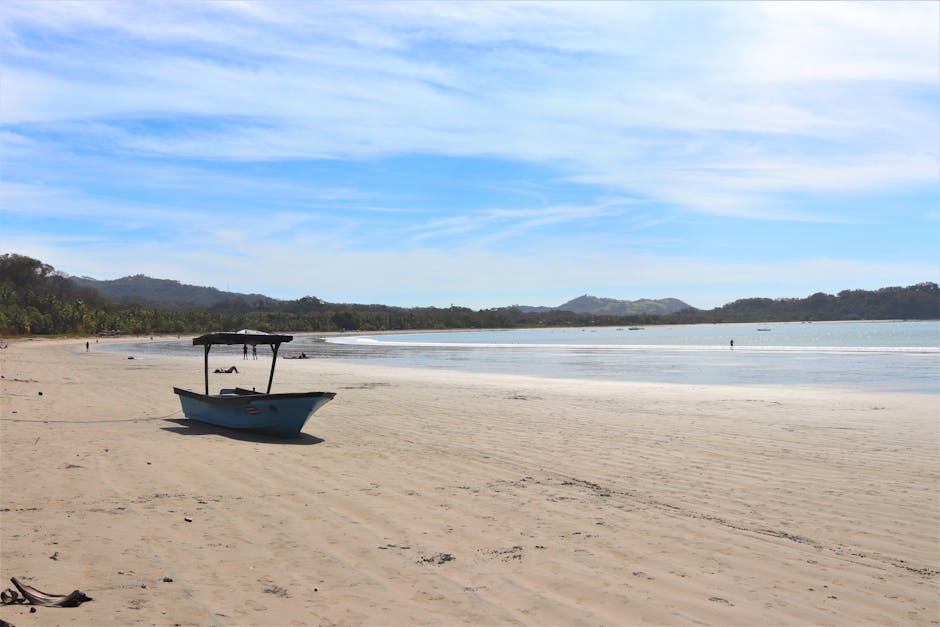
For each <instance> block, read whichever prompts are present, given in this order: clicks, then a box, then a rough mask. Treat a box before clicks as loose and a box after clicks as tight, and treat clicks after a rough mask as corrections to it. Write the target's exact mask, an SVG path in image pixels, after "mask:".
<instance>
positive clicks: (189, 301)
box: [69, 274, 283, 309]
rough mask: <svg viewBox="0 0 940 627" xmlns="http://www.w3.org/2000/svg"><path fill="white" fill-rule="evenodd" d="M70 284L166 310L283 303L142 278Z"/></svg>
mask: <svg viewBox="0 0 940 627" xmlns="http://www.w3.org/2000/svg"><path fill="white" fill-rule="evenodd" d="M69 280H70V281H71V282H72V283H73V284H75V285H76V286H78V287H83V288H89V289H93V290H95V291H97V292H98V293H100V294H101V295H102V296H104V297H105V298H107V299H108V300H110V301H112V302H115V303H119V304H122V305H126V304H129V303H137V304H141V305H151V306H154V307H162V308H165V309H188V308H201V309H212V308H216V307H219V306H223V305H228V306H230V305H232V304H236V303H237V304H241V305H245V306H248V307H251V308H259V309H266V308H270V307H272V306H276V305H279V304H281V303H282V302H283V301H279V300H277V299H274V298H270V297H268V296H264V295H262V294H239V293H237V292H223V291H221V290H218V289H216V288H214V287H199V286H196V285H185V284H183V283H180V282H179V281H171V280H169V279H152V278H150V277H148V276H144V275H143V274H135V275H134V276H126V277H123V278H121V279H114V280H112V281H99V280H97V279H92V278H90V277H69Z"/></svg>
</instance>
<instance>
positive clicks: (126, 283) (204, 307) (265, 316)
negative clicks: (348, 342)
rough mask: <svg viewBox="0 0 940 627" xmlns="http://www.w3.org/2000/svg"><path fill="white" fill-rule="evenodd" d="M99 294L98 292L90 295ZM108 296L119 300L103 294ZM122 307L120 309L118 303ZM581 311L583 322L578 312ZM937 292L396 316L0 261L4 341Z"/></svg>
mask: <svg viewBox="0 0 940 627" xmlns="http://www.w3.org/2000/svg"><path fill="white" fill-rule="evenodd" d="M91 285H96V287H95V288H92V287H90V286H91ZM107 290H111V291H112V292H113V294H114V295H112V296H109V297H105V296H104V295H103V294H104V293H106V291H107ZM116 301H117V302H116ZM629 306H635V307H651V306H652V307H657V306H659V307H663V308H666V307H672V308H674V310H673V311H672V313H627V314H624V313H616V314H614V313H610V312H620V311H629V309H626V310H625V309H622V308H623V307H629ZM565 308H571V309H580V310H581V311H582V312H583V313H581V312H577V311H571V310H570V309H565ZM938 318H940V288H938V286H937V284H936V283H918V284H916V285H911V286H908V287H885V288H881V289H879V290H874V291H866V290H845V291H842V292H839V293H838V294H836V295H831V294H824V293H821V292H820V293H817V294H813V295H811V296H808V297H806V298H783V299H769V298H748V299H742V300H738V301H735V302H733V303H729V304H727V305H724V306H722V307H718V308H715V309H712V310H709V311H703V310H699V309H695V308H692V307H688V306H687V305H686V304H685V303H683V302H682V301H678V300H676V299H665V300H663V301H616V300H614V299H603V298H597V297H593V296H581V297H578V298H576V299H573V300H572V301H569V302H568V303H565V304H564V305H561V306H560V307H557V308H553V307H552V308H550V307H532V308H523V307H518V306H513V307H499V308H494V309H482V310H479V311H473V310H471V309H469V308H466V307H456V306H451V307H448V308H446V309H443V308H437V307H414V308H404V307H391V306H387V305H360V304H336V303H327V302H324V301H321V300H320V299H318V298H315V297H313V296H306V297H304V298H300V299H298V300H291V301H282V300H277V299H273V298H270V297H267V296H263V295H259V294H238V293H234V292H222V291H220V290H217V289H215V288H201V287H196V286H191V285H182V284H180V283H179V282H178V281H170V280H165V279H150V278H148V277H144V276H141V275H137V276H135V277H125V279H118V280H117V281H97V282H96V281H94V280H93V279H79V280H77V281H76V280H73V279H71V278H69V277H68V276H67V275H65V274H64V273H62V272H59V271H57V270H55V268H53V267H52V266H49V265H48V264H44V263H42V262H41V261H39V260H36V259H32V258H30V257H24V256H21V255H15V254H0V334H4V335H9V334H24V335H30V334H40V335H44V334H57V333H66V334H81V335H88V334H94V333H108V334H111V333H125V334H139V333H147V334H152V333H174V334H181V333H193V332H205V331H216V330H219V329H245V328H249V329H259V330H262V331H284V330H290V331H297V332H302V331H310V332H321V331H369V332H371V331H386V330H410V329H415V330H418V329H420V330H427V329H482V328H520V327H529V328H532V327H570V326H605V325H606V326H617V325H629V324H644V325H652V324H701V323H716V322H786V321H792V320H800V321H804V320H805V321H815V320H890V319H895V320H897V319H908V320H936V319H938Z"/></svg>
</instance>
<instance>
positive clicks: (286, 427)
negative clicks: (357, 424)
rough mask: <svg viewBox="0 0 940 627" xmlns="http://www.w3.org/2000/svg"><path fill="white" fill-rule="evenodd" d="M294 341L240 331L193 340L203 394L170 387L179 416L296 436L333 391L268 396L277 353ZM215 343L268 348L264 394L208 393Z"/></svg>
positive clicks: (234, 390)
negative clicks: (199, 351)
mask: <svg viewBox="0 0 940 627" xmlns="http://www.w3.org/2000/svg"><path fill="white" fill-rule="evenodd" d="M293 339H294V337H293V336H292V335H278V334H271V333H262V332H260V331H252V330H249V329H243V330H241V331H237V332H220V333H208V334H206V335H200V336H199V337H195V338H193V346H202V347H203V351H204V364H205V382H206V384H205V393H204V394H200V393H198V392H193V391H192V390H187V389H182V388H178V387H174V388H173V392H174V393H175V394H177V395H178V396H179V397H180V404H181V405H182V407H183V415H184V416H186V417H187V418H189V419H190V420H196V421H199V422H204V423H207V424H210V425H215V426H218V427H226V428H228V429H238V430H241V431H250V432H253V433H261V434H265V435H271V436H275V437H282V438H290V437H298V436H299V435H300V431H301V429H303V427H304V425H305V424H307V421H308V420H309V419H310V416H312V415H313V414H314V413H315V412H316V411H317V410H318V409H320V408H321V407H322V406H323V405H325V404H326V403H328V402H329V401H331V400H332V399H333V397H334V396H336V394H335V393H334V392H280V393H273V394H272V393H271V384H272V382H273V381H274V367H275V365H276V363H277V351H278V349H279V348H280V346H281V344H283V343H285V342H290V341H292V340H293ZM215 344H227V345H233V344H235V345H237V344H241V345H243V346H245V347H247V346H249V345H251V346H252V347H254V346H257V345H258V344H262V345H265V344H267V345H268V346H270V347H271V352H272V354H273V357H272V359H271V374H270V375H269V376H268V387H267V391H265V392H257V391H255V390H254V389H251V390H248V389H245V388H240V387H236V388H222V389H221V390H220V391H219V393H218V394H209V351H210V350H211V348H212V346H213V345H215Z"/></svg>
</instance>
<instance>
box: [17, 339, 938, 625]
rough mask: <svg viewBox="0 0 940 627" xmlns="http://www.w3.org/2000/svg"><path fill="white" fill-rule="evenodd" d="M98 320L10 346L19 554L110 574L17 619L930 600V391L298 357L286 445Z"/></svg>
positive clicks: (747, 611)
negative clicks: (234, 422) (72, 335)
mask: <svg viewBox="0 0 940 627" xmlns="http://www.w3.org/2000/svg"><path fill="white" fill-rule="evenodd" d="M154 337H155V340H156V337H157V336H154ZM110 340H111V338H109V341H110ZM121 340H123V341H127V338H120V339H117V340H115V341H121ZM85 341H86V340H85V338H82V339H80V340H69V339H56V340H40V341H33V342H21V341H12V342H10V345H9V347H8V348H7V349H4V350H3V351H2V353H0V359H2V374H3V380H2V381H0V383H2V387H3V389H2V399H0V401H2V402H0V417H2V421H0V437H2V439H0V447H2V451H0V452H2V455H0V480H2V481H0V488H2V489H0V522H2V524H0V527H2V538H0V540H2V542H0V563H2V564H3V573H2V575H3V576H4V577H6V578H7V579H9V577H11V576H16V577H18V578H20V579H21V580H23V581H24V582H26V583H29V584H32V585H35V586H36V587H37V588H39V589H42V590H47V591H55V592H68V591H71V590H73V589H76V588H78V589H81V590H82V591H83V592H85V593H86V594H88V595H89V596H91V597H93V598H94V601H93V602H90V603H85V604H83V605H82V606H80V607H78V608H63V609H59V608H39V610H38V612H37V613H36V614H29V613H28V608H27V607H25V606H2V607H0V618H3V619H4V620H8V621H10V622H12V623H14V624H27V623H28V624H31V625H51V624H61V623H63V622H76V623H80V624H152V623H159V624H174V623H179V624H257V625H263V624H287V623H292V622H293V623H299V624H376V623H379V624H403V623H408V624H412V623H434V624H441V623H449V624H481V623H485V624H508V623H519V622H521V623H524V624H549V623H551V624H571V625H576V624H588V623H590V624H597V623H615V624H616V623H620V624H622V623H631V624H689V623H693V622H707V623H713V624H755V623H764V624H766V623H774V624H898V623H905V624H912V623H913V624H931V623H936V622H937V615H938V611H940V605H938V600H937V591H938V577H940V563H938V562H940V559H938V556H937V551H936V547H937V546H938V544H940V531H938V529H940V513H938V512H940V496H938V495H940V490H938V487H940V478H938V469H937V460H938V459H940V451H938V449H940V444H938V441H940V433H938V425H937V420H936V418H935V415H936V407H937V402H936V395H934V394H916V393H902V394H890V393H872V392H861V393H857V392H853V393H848V392H846V391H843V390H831V389H818V388H804V387H797V388H794V387H792V386H785V387H776V386H748V387H746V388H743V389H742V388H739V387H733V386H719V385H707V386H706V385H681V384H651V383H620V382H610V381H604V382H590V381H582V380H570V379H568V380H557V379H556V380H552V379H540V378H535V377H527V376H519V375H499V374H483V373H480V374H463V373H459V372H451V371H434V370H431V371H424V370H414V369H407V368H399V367H384V366H370V365H363V364H356V363H349V362H345V361H344V362H339V361H332V360H328V359H310V360H290V361H286V362H283V363H280V362H279V365H278V372H277V374H276V376H275V387H276V389H279V390H282V391H287V390H298V389H311V388H315V389H322V390H323V391H335V392H337V397H336V399H335V400H334V401H332V402H331V403H329V404H328V405H326V406H325V407H324V408H323V409H321V410H320V411H319V412H318V413H317V414H315V415H314V417H313V418H312V419H311V421H310V423H308V425H307V426H306V427H305V429H304V434H303V437H301V438H300V439H298V440H297V441H276V440H270V439H265V438H252V437H250V436H245V435H242V434H233V433H231V432H224V431H220V430H214V429H211V428H208V427H204V426H201V425H199V423H191V422H189V421H187V420H185V419H183V418H182V417H181V415H180V413H179V405H178V401H177V399H176V397H175V395H173V393H172V386H173V385H178V386H180V387H188V386H198V385H200V384H201V381H202V373H201V366H197V365H195V364H194V363H193V360H191V359H188V358H183V357H175V356H165V355H145V356H138V357H137V358H136V359H134V360H132V361H129V360H127V359H126V356H125V355H122V354H121V353H117V352H110V351H94V350H92V351H90V352H87V353H86V352H85V347H84V342H85ZM101 341H103V340H101ZM235 363H236V364H237V365H238V367H239V371H240V372H239V374H238V375H216V376H214V377H212V378H210V385H211V386H212V387H218V386H219V385H221V384H229V383H233V382H237V383H239V384H249V385H250V384H251V382H253V381H255V380H262V379H266V376H267V370H268V368H269V365H270V361H269V360H264V359H259V360H257V361H252V360H248V361H245V362H242V361H241V360H238V361H236V362H235ZM243 366H244V368H243ZM39 392H43V394H42V396H40V395H39V394H38V393H39ZM53 556H55V557H53ZM164 578H169V579H172V581H171V582H166V581H164ZM27 617H28V618H27Z"/></svg>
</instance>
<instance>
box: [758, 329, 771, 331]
mask: <svg viewBox="0 0 940 627" xmlns="http://www.w3.org/2000/svg"><path fill="white" fill-rule="evenodd" d="M757 330H758V331H770V329H757Z"/></svg>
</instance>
